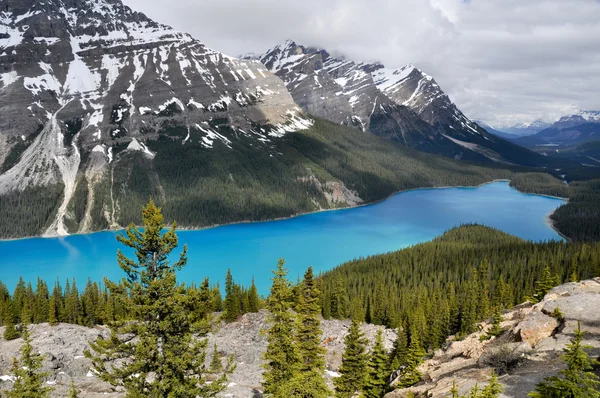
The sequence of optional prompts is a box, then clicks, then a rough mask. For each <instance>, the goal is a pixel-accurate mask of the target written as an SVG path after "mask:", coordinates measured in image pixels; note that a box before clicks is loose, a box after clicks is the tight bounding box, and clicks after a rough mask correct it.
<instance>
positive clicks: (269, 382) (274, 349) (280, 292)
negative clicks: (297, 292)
mask: <svg viewBox="0 0 600 398" xmlns="http://www.w3.org/2000/svg"><path fill="white" fill-rule="evenodd" d="M284 264H285V263H284V261H283V259H279V261H278V263H277V268H276V269H275V270H274V271H273V274H274V277H273V278H272V279H271V280H272V281H273V284H272V285H271V291H270V295H269V298H268V299H267V308H268V309H269V316H268V317H267V322H268V323H269V324H270V328H269V329H268V331H267V349H266V351H265V353H264V356H263V359H264V361H265V363H264V365H263V367H264V369H265V372H264V373H263V382H262V385H263V391H264V394H265V395H267V396H272V397H275V398H285V397H286V395H285V387H286V386H285V384H286V383H287V382H289V381H290V380H292V378H293V377H294V375H295V374H296V373H297V371H298V369H299V367H300V355H299V353H298V348H297V345H296V342H295V327H294V326H295V325H294V322H295V316H294V314H293V312H292V311H290V310H291V308H292V303H293V297H292V289H291V286H290V282H289V281H288V279H287V278H286V276H287V269H286V268H285V267H284Z"/></svg>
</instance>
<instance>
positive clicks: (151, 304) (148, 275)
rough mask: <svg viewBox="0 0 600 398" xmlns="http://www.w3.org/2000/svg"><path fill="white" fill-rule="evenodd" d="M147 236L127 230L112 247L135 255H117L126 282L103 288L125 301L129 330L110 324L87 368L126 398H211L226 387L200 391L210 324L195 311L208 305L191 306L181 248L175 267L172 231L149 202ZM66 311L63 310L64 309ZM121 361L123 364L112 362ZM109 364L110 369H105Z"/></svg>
mask: <svg viewBox="0 0 600 398" xmlns="http://www.w3.org/2000/svg"><path fill="white" fill-rule="evenodd" d="M142 219H143V223H144V230H143V231H141V230H139V229H137V228H135V227H134V226H133V225H131V226H130V227H129V228H127V231H126V234H125V235H118V236H117V240H119V242H121V243H123V244H124V245H125V246H128V247H130V248H132V249H134V250H135V255H136V259H137V261H136V260H133V259H131V258H128V257H126V256H125V255H124V254H123V253H122V252H121V251H120V250H119V251H118V252H117V259H118V263H119V266H120V267H121V269H122V270H123V271H124V272H125V274H126V278H125V279H124V280H123V283H122V285H120V286H119V285H117V284H115V283H113V282H110V281H108V280H105V283H106V285H107V286H108V288H109V290H110V291H111V294H112V295H113V297H115V298H116V300H117V301H119V300H128V303H129V307H130V308H129V313H130V318H131V320H133V321H134V322H112V323H110V331H111V334H110V338H108V339H103V338H99V339H98V340H96V341H95V342H91V343H90V344H91V351H86V352H85V355H86V357H88V358H90V359H91V360H92V363H93V366H94V368H95V369H96V371H97V373H98V375H99V377H100V378H101V379H102V380H104V381H107V382H109V383H111V384H112V385H114V386H123V387H124V388H125V391H126V392H127V395H128V396H131V397H134V396H135V397H139V396H149V397H175V396H177V397H195V396H203V397H210V396H215V395H216V394H217V393H218V392H220V391H222V390H223V389H224V388H225V386H226V384H225V382H226V380H227V377H226V375H227V374H228V373H230V372H231V371H232V368H231V365H229V366H228V367H227V369H226V370H225V371H224V373H223V375H222V376H221V377H219V378H218V379H216V380H214V381H212V383H211V384H206V383H205V378H204V376H205V375H204V372H205V367H204V360H205V357H206V344H207V342H206V340H205V339H202V338H197V337H194V333H197V334H199V335H200V337H203V335H204V334H205V333H206V329H207V318H206V317H202V318H200V317H198V316H197V311H198V308H197V306H200V307H201V308H202V307H205V306H209V298H208V297H206V300H207V301H206V302H200V303H198V302H196V301H194V300H190V297H191V296H190V295H188V294H186V291H185V289H184V287H183V286H182V285H179V284H177V279H176V272H177V271H179V270H180V269H181V268H183V267H184V266H185V265H186V263H187V248H186V247H185V246H184V248H183V251H182V252H181V254H180V256H179V259H178V260H177V261H176V262H174V263H170V262H169V260H168V257H169V254H170V253H171V252H172V251H173V250H174V249H175V248H176V247H177V245H178V239H177V235H176V234H175V224H173V225H172V227H171V228H170V229H169V230H168V231H167V232H165V233H162V232H161V231H162V230H163V228H164V223H163V216H162V214H161V212H160V209H159V208H157V207H156V206H155V204H154V203H153V202H152V200H150V202H149V203H148V204H147V205H146V206H145V207H144V208H143V211H142ZM67 304H68V303H67ZM121 358H130V360H128V361H122V362H114V361H115V360H118V359H121ZM107 363H110V365H108V366H107Z"/></svg>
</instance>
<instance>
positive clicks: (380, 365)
mask: <svg viewBox="0 0 600 398" xmlns="http://www.w3.org/2000/svg"><path fill="white" fill-rule="evenodd" d="M387 362H388V354H387V353H386V351H385V347H384V346H383V334H382V332H381V329H379V330H377V336H376V337H375V344H374V345H373V349H372V350H371V355H370V357H369V362H368V364H367V375H366V380H365V385H364V387H363V396H364V397H366V398H381V397H383V395H384V394H385V393H386V392H387V381H388V377H389V375H390V372H389V369H388V366H387Z"/></svg>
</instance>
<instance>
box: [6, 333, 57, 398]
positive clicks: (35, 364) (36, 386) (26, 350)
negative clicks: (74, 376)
mask: <svg viewBox="0 0 600 398" xmlns="http://www.w3.org/2000/svg"><path fill="white" fill-rule="evenodd" d="M22 334H23V344H22V345H21V349H20V352H21V358H19V359H18V360H17V358H15V359H14V361H13V368H12V371H13V373H14V376H15V382H14V383H13V386H12V389H11V390H10V391H8V392H7V397H8V398H44V397H48V396H49V395H50V391H52V388H50V387H48V386H46V385H45V383H44V379H45V378H46V376H47V375H48V374H47V373H45V372H40V370H41V369H42V356H41V355H40V354H36V353H34V352H33V347H32V345H31V334H30V332H29V329H28V328H27V327H25V328H23V333H22Z"/></svg>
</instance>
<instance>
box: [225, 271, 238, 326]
mask: <svg viewBox="0 0 600 398" xmlns="http://www.w3.org/2000/svg"><path fill="white" fill-rule="evenodd" d="M236 290H237V289H236V285H235V283H234V282H233V276H232V275H231V269H229V268H228V269H227V275H226V276H225V313H224V314H223V318H224V319H225V320H226V321H228V322H233V321H235V320H236V319H237V317H238V316H239V315H240V297H239V295H238V292H237V291H236Z"/></svg>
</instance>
